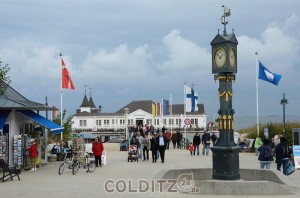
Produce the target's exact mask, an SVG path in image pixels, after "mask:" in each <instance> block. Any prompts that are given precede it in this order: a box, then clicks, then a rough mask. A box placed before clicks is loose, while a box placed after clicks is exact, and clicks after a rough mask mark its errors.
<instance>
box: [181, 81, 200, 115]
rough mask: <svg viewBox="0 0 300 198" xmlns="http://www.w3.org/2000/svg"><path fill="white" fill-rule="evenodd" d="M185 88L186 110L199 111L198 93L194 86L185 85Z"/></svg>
mask: <svg viewBox="0 0 300 198" xmlns="http://www.w3.org/2000/svg"><path fill="white" fill-rule="evenodd" d="M184 86H185V87H184V89H185V111H186V112H195V111H198V105H197V104H198V94H197V93H196V92H195V91H194V89H193V88H191V87H189V86H186V85H184Z"/></svg>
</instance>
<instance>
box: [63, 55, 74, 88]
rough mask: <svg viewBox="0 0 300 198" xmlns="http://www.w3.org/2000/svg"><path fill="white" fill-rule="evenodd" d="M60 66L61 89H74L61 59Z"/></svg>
mask: <svg viewBox="0 0 300 198" xmlns="http://www.w3.org/2000/svg"><path fill="white" fill-rule="evenodd" d="M61 66H62V70H61V74H62V76H61V81H62V82H61V88H64V89H75V86H74V84H73V82H72V79H71V76H70V75H69V71H68V69H67V67H66V65H65V62H64V60H63V59H61Z"/></svg>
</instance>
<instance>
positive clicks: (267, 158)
mask: <svg viewBox="0 0 300 198" xmlns="http://www.w3.org/2000/svg"><path fill="white" fill-rule="evenodd" d="M258 151H259V156H258V160H259V161H260V168H261V169H264V168H266V169H270V168H271V162H272V161H273V160H274V159H273V156H272V147H271V145H270V141H269V140H268V139H264V141H263V145H262V146H260V147H259V148H258Z"/></svg>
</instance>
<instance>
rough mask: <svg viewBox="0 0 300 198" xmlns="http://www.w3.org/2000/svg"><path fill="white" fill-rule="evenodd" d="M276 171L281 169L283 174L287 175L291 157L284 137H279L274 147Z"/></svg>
mask: <svg viewBox="0 0 300 198" xmlns="http://www.w3.org/2000/svg"><path fill="white" fill-rule="evenodd" d="M275 155H276V163H277V170H279V171H281V166H282V169H283V174H284V175H287V166H288V163H289V159H290V157H291V151H290V149H289V146H288V144H287V143H286V140H285V137H280V143H279V144H277V146H276V147H275Z"/></svg>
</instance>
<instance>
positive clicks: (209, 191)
mask: <svg viewBox="0 0 300 198" xmlns="http://www.w3.org/2000/svg"><path fill="white" fill-rule="evenodd" d="M182 174H183V175H184V176H182ZM191 174H192V175H191ZM182 177H189V179H191V177H192V179H193V180H194V186H195V187H197V188H199V189H200V192H199V194H206V195H292V194H293V193H292V192H291V191H290V190H289V188H288V186H289V187H291V186H293V185H291V184H290V183H289V182H287V181H285V179H283V178H281V177H279V176H278V174H276V173H274V172H272V171H270V170H258V169H240V179H239V180H213V179H212V169H209V168H206V169H205V168H204V169H174V170H169V171H167V172H165V174H164V175H163V177H162V179H177V180H180V179H182ZM178 182H179V181H177V183H178Z"/></svg>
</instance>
